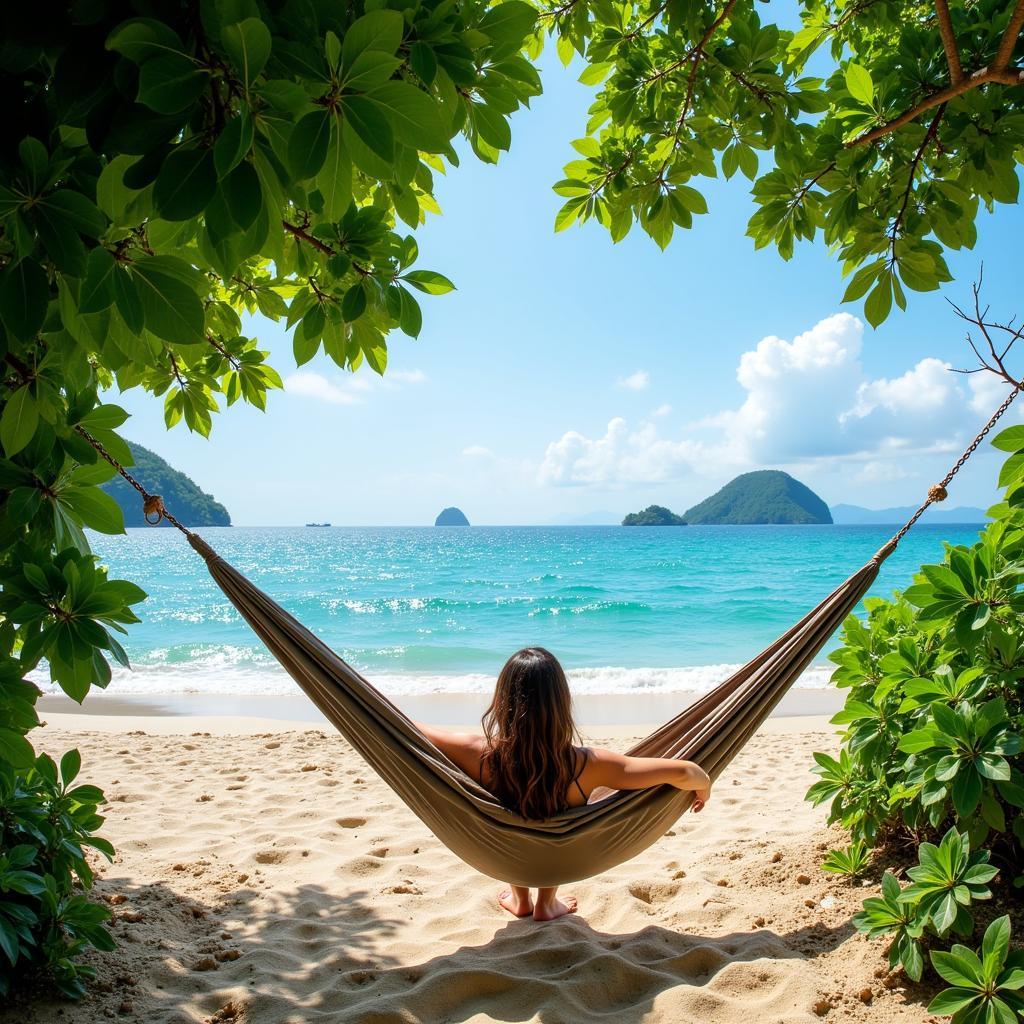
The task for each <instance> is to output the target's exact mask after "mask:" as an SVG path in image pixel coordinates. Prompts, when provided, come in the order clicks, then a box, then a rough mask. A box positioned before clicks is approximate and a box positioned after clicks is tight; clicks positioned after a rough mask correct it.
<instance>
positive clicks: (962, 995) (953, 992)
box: [928, 954, 981, 1017]
mask: <svg viewBox="0 0 1024 1024" xmlns="http://www.w3.org/2000/svg"><path fill="white" fill-rule="evenodd" d="M933 955H934V954H933ZM980 998H981V994H980V993H979V992H978V991H977V989H970V988H947V989H945V990H944V991H943V992H940V993H939V994H938V995H937V996H936V997H935V998H934V999H933V1000H932V1001H931V1002H930V1003H929V1004H928V1013H934V1014H936V1015H937V1016H939V1017H946V1016H952V1015H953V1014H954V1013H956V1012H957V1011H958V1010H963V1009H965V1008H966V1007H968V1006H970V1005H971V1004H972V1003H974V1002H976V1001H978V1000H979V999H980Z"/></svg>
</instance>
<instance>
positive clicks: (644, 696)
mask: <svg viewBox="0 0 1024 1024" xmlns="http://www.w3.org/2000/svg"><path fill="white" fill-rule="evenodd" d="M701 696H703V694H700V693H695V692H692V691H683V692H678V693H661V692H658V693H630V694H621V693H614V694H577V695H576V696H574V698H573V704H574V708H575V713H576V720H577V722H578V724H579V725H580V727H581V728H582V729H584V730H588V731H592V730H593V729H595V728H599V729H607V728H610V727H614V728H615V729H616V730H617V731H619V732H621V731H623V730H629V729H644V728H645V727H654V726H657V725H660V724H661V723H663V722H666V721H668V720H669V719H670V718H673V717H674V716H675V715H677V714H678V713H679V712H680V711H682V710H683V708H685V707H687V706H688V705H690V704H692V703H693V702H694V701H695V700H698V699H699V698H700V697H701ZM843 700H844V693H843V692H842V691H840V690H836V689H828V690H816V689H815V690H811V689H807V690H801V689H792V690H790V691H789V692H788V693H786V695H785V696H784V697H783V698H782V700H781V701H780V703H779V706H778V707H777V708H776V709H775V710H774V711H773V712H772V714H771V719H772V720H776V719H802V718H813V719H816V720H821V721H822V722H825V721H827V719H828V718H829V717H831V716H832V715H834V714H835V713H836V712H837V711H838V710H839V709H840V708H841V707H842V704H843ZM394 703H395V704H396V705H397V706H398V707H399V708H400V709H401V710H402V711H404V712H405V713H406V714H407V715H408V716H409V717H410V718H412V719H414V720H416V721H423V722H427V723H429V724H431V725H446V726H454V727H456V728H467V727H471V726H477V725H479V723H480V717H481V715H482V714H483V713H484V710H485V709H486V707H487V703H488V695H487V694H483V693H432V694H417V695H411V696H409V695H407V696H401V697H396V698H395V700H394ZM37 707H38V710H39V715H40V717H41V718H43V719H46V720H56V719H58V718H59V719H60V720H61V728H66V729H93V728H95V729H103V730H104V731H110V730H111V726H109V725H107V726H104V725H102V724H100V722H101V720H111V721H113V722H115V723H116V722H118V721H121V722H130V721H131V720H133V719H140V718H144V719H147V720H155V721H158V722H159V721H161V720H167V719H170V720H172V721H173V720H179V719H180V720H184V722H186V723H189V722H191V724H189V725H187V726H185V725H183V726H182V728H187V730H188V731H191V729H192V726H193V725H194V724H195V723H194V721H192V720H195V719H203V720H208V719H214V720H217V721H221V722H223V723H227V722H230V721H231V720H234V719H242V720H258V721H261V722H263V723H265V725H264V728H267V727H269V728H273V729H280V728H282V727H283V728H289V727H290V728H293V729H308V728H314V727H316V728H319V727H323V726H329V724H330V723H329V722H328V721H327V719H326V718H325V717H324V716H323V715H322V714H321V713H320V711H319V710H318V709H317V707H316V706H315V705H314V704H313V703H312V701H310V700H309V699H308V698H306V697H305V696H304V695H303V694H301V693H296V694H294V695H292V696H258V695H246V696H242V695H239V696H234V695H225V694H152V695H147V696H136V695H131V696H127V695H126V696H114V695H109V694H104V693H102V691H100V692H95V693H92V694H90V696H89V697H87V698H86V700H85V701H84V702H83V703H82V704H81V705H79V704H77V703H75V701H73V700H71V698H69V697H65V696H58V695H53V694H44V695H43V696H42V697H40V699H39V703H38V705H37ZM114 728H115V729H116V726H115V727H114ZM161 731H166V730H165V729H163V728H162V729H161ZM172 731H173V730H172Z"/></svg>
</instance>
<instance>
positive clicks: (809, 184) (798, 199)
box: [789, 160, 836, 208]
mask: <svg viewBox="0 0 1024 1024" xmlns="http://www.w3.org/2000/svg"><path fill="white" fill-rule="evenodd" d="M835 169H836V162H835V160H833V161H832V163H830V164H829V165H828V167H826V168H825V169H824V170H823V171H818V173H817V174H816V175H815V176H814V177H813V178H811V180H810V181H809V182H807V184H806V185H804V187H803V188H802V189H800V191H799V192H797V194H796V195H795V196H793V201H792V202H791V203H790V204H789V205H790V208H793V207H795V206H799V205H800V203H802V202H803V200H804V196H805V195H807V193H808V192H810V191H811V189H812V188H814V186H815V185H817V184H818V182H819V181H820V180H821V179H822V178H824V177H825V175H826V174H828V172H829V171H834V170H835Z"/></svg>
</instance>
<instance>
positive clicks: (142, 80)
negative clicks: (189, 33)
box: [138, 53, 207, 114]
mask: <svg viewBox="0 0 1024 1024" xmlns="http://www.w3.org/2000/svg"><path fill="white" fill-rule="evenodd" d="M206 84H207V78H206V74H205V73H204V72H203V71H201V70H200V68H199V67H198V65H197V64H196V62H195V61H193V60H192V59H191V58H190V57H186V56H185V54H183V53H162V54H160V55H159V56H156V57H153V58H151V59H150V60H147V61H146V63H145V64H143V65H142V68H141V70H140V71H139V97H138V98H139V102H140V103H144V104H145V105H146V106H147V107H149V108H150V110H155V111H157V113H160V114H177V113H179V112H180V111H183V110H187V109H188V108H189V107H191V106H192V105H193V104H194V103H195V101H196V100H197V99H199V97H200V95H202V93H203V91H204V90H205V89H206Z"/></svg>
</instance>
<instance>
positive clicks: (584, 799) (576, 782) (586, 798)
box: [572, 750, 589, 803]
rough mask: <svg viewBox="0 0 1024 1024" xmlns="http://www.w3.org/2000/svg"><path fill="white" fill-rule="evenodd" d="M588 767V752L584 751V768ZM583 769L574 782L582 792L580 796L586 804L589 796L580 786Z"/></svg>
mask: <svg viewBox="0 0 1024 1024" xmlns="http://www.w3.org/2000/svg"><path fill="white" fill-rule="evenodd" d="M586 767H587V752H586V750H584V751H583V768H586ZM583 768H581V769H580V770H579V773H578V774H577V776H576V778H575V779H573V780H572V781H573V783H574V784H575V786H576V788H577V789H578V790H579V791H580V796H581V797H583V802H584V803H586V802H587V800H588V799H589V798H588V797H587V794H586V793H584V792H583V787H582V786H581V785H580V775H582V774H583Z"/></svg>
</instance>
